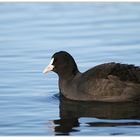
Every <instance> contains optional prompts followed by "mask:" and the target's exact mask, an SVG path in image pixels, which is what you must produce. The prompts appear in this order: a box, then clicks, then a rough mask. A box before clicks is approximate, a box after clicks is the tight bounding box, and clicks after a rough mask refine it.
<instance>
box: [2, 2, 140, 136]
mask: <svg viewBox="0 0 140 140" xmlns="http://www.w3.org/2000/svg"><path fill="white" fill-rule="evenodd" d="M60 50H65V51H68V52H69V53H71V54H72V55H73V57H74V58H75V60H76V62H77V64H78V67H79V69H80V70H81V71H82V72H83V71H85V70H87V69H89V68H91V67H92V66H95V65H98V64H101V63H104V62H111V61H115V62H121V63H131V64H135V65H138V66H140V3H13V4H12V3H0V135H93V136H94V135H140V109H139V107H140V105H139V104H134V103H123V104H120V103H112V104H111V103H96V102H95V103H81V102H72V101H67V100H63V99H61V100H60V99H59V90H58V84H57V82H58V77H57V75H56V74H54V73H49V74H48V75H43V74H42V70H43V69H44V67H45V66H46V65H47V64H48V63H49V61H50V57H51V55H52V54H53V53H54V52H56V51H60Z"/></svg>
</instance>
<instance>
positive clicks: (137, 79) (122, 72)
mask: <svg viewBox="0 0 140 140" xmlns="http://www.w3.org/2000/svg"><path fill="white" fill-rule="evenodd" d="M109 75H113V76H116V77H117V78H118V79H120V80H121V81H130V82H134V83H140V68H139V67H136V66H134V65H127V64H120V63H114V62H112V63H105V64H101V65H98V66H95V67H93V68H91V69H89V70H88V71H86V72H85V73H83V78H85V79H86V78H87V79H91V78H96V79H98V78H99V79H100V78H101V79H106V78H108V76H109Z"/></svg>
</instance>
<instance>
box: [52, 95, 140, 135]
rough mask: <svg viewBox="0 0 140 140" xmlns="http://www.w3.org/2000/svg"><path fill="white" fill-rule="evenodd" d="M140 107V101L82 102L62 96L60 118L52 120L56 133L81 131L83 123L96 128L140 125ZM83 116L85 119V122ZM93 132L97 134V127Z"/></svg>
mask: <svg viewBox="0 0 140 140" xmlns="http://www.w3.org/2000/svg"><path fill="white" fill-rule="evenodd" d="M139 107H140V103H139V102H123V103H121V104H120V103H109V102H81V101H72V100H67V99H66V98H64V97H60V119H58V120H52V121H53V124H52V125H53V127H54V132H55V135H69V134H70V133H71V132H77V131H81V130H82V128H81V125H84V126H86V127H94V128H95V127H108V126H111V127H113V126H130V125H131V126H136V125H138V126H140V122H139V119H140V109H139ZM81 118H83V119H84V122H82V119H81ZM87 129H88V128H87ZM92 134H93V135H96V129H95V132H94V131H92ZM112 134H113V133H112ZM118 134H119V133H118ZM114 135H115V133H114Z"/></svg>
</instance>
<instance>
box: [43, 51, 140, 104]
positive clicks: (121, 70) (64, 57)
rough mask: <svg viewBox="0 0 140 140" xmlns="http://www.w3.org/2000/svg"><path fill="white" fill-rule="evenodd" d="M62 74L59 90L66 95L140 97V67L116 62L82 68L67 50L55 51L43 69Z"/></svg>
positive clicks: (88, 98) (91, 98)
mask: <svg viewBox="0 0 140 140" xmlns="http://www.w3.org/2000/svg"><path fill="white" fill-rule="evenodd" d="M49 71H53V72H55V73H57V74H58V77H59V82H58V84H59V90H60V94H62V95H63V96H64V97H65V98H68V99H71V100H77V101H107V102H125V101H137V100H140V67H138V66H134V65H129V64H120V63H115V62H110V63H105V64H100V65H97V66H95V67H93V68H91V69H89V70H87V71H85V72H83V73H82V72H80V71H79V69H78V66H77V64H76V62H75V60H74V58H73V57H72V56H71V55H70V54H69V53H68V52H66V51H60V52H56V53H55V54H53V56H52V58H51V61H50V63H49V65H48V66H47V67H46V68H45V69H44V70H43V73H48V72H49Z"/></svg>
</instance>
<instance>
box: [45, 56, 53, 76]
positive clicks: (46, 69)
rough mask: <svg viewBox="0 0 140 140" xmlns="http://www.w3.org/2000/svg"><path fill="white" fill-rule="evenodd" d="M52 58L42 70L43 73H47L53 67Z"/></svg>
mask: <svg viewBox="0 0 140 140" xmlns="http://www.w3.org/2000/svg"><path fill="white" fill-rule="evenodd" d="M53 61H54V58H52V59H51V61H50V63H49V65H48V66H47V67H46V68H45V69H44V70H43V73H44V74H45V73H48V72H49V71H52V70H53V69H54V65H52V64H53Z"/></svg>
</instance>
